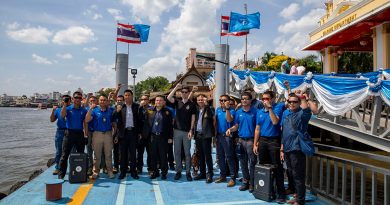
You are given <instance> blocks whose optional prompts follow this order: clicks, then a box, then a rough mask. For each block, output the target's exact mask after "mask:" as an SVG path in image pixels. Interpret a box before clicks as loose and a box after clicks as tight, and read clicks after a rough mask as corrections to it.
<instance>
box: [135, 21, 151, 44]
mask: <svg viewBox="0 0 390 205" xmlns="http://www.w3.org/2000/svg"><path fill="white" fill-rule="evenodd" d="M133 26H134V29H135V30H136V31H137V33H139V35H140V38H141V42H147V41H148V37H149V30H150V26H149V25H144V24H134V25H133Z"/></svg>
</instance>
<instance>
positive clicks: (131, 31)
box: [116, 23, 141, 44]
mask: <svg viewBox="0 0 390 205" xmlns="http://www.w3.org/2000/svg"><path fill="white" fill-rule="evenodd" d="M116 40H117V41H121V42H125V43H136V44H140V43H141V36H140V34H139V33H138V32H137V31H136V30H135V28H134V26H133V25H127V24H121V23H118V28H117V37H116Z"/></svg>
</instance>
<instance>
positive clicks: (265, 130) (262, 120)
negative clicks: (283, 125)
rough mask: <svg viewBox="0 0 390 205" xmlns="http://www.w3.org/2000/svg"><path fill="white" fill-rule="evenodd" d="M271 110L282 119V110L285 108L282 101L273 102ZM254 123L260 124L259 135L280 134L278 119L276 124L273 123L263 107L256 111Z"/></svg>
mask: <svg viewBox="0 0 390 205" xmlns="http://www.w3.org/2000/svg"><path fill="white" fill-rule="evenodd" d="M272 110H273V111H274V113H275V115H276V116H277V117H279V119H282V115H283V111H284V110H285V106H284V103H275V104H273V105H272ZM256 125H260V136H262V137H277V136H279V135H280V132H281V131H280V120H279V123H278V124H276V125H273V124H272V121H271V117H270V116H269V111H266V110H265V109H264V108H263V109H261V110H259V112H257V118H256Z"/></svg>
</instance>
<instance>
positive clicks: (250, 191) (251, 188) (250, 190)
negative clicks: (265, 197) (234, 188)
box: [248, 185, 253, 193]
mask: <svg viewBox="0 0 390 205" xmlns="http://www.w3.org/2000/svg"><path fill="white" fill-rule="evenodd" d="M248 190H249V193H252V192H253V186H252V185H249V189H248Z"/></svg>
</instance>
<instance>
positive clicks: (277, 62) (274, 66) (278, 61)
mask: <svg viewBox="0 0 390 205" xmlns="http://www.w3.org/2000/svg"><path fill="white" fill-rule="evenodd" d="M288 58H289V57H288V56H285V55H279V56H274V57H272V58H271V59H270V61H268V63H267V67H268V68H269V69H270V70H274V71H276V72H280V66H281V65H282V63H283V61H285V60H287V59H288ZM291 60H294V59H292V58H291Z"/></svg>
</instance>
